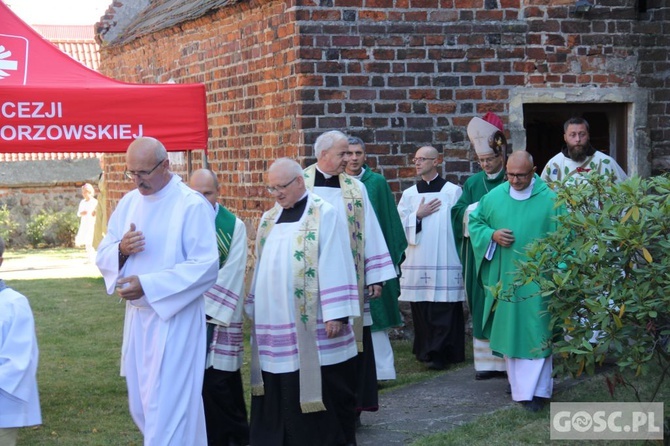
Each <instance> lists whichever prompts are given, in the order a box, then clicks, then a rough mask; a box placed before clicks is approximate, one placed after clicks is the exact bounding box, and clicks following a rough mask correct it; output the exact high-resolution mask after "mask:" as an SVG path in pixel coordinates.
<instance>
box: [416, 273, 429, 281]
mask: <svg viewBox="0 0 670 446" xmlns="http://www.w3.org/2000/svg"><path fill="white" fill-rule="evenodd" d="M419 279H423V283H426V284H427V283H428V280H430V276H429V275H428V273H427V272H424V273H423V276H421V277H419Z"/></svg>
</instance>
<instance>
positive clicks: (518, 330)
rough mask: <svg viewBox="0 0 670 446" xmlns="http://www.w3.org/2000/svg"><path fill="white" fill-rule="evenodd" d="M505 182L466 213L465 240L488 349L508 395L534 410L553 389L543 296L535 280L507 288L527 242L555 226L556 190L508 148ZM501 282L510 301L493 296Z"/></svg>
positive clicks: (523, 153)
mask: <svg viewBox="0 0 670 446" xmlns="http://www.w3.org/2000/svg"><path fill="white" fill-rule="evenodd" d="M506 170H507V178H508V183H504V184H502V185H501V186H499V187H497V188H495V189H493V190H492V191H491V192H489V193H488V194H486V195H484V197H482V199H481V200H480V201H479V206H478V207H477V209H475V211H474V212H473V213H472V214H470V223H469V229H470V240H471V242H472V248H473V251H474V255H475V259H477V263H478V271H479V277H480V279H481V282H482V285H483V287H484V289H485V290H486V291H485V293H486V297H485V303H484V309H483V319H482V323H483V333H484V336H485V337H486V338H488V339H490V347H491V350H492V351H493V352H494V353H496V354H498V355H500V356H502V357H504V358H505V362H506V366H507V376H508V380H509V383H510V386H511V390H512V399H513V400H514V401H519V402H521V403H523V405H524V406H525V408H526V409H528V410H531V411H533V412H536V411H538V410H540V409H542V407H543V406H544V404H545V403H546V402H547V401H548V400H549V399H550V398H551V393H552V390H553V380H552V376H551V375H552V362H551V347H550V344H549V341H550V339H551V335H552V333H551V327H550V323H549V319H550V317H549V314H548V313H547V311H546V310H547V302H548V301H547V300H548V299H549V297H543V296H541V295H540V294H539V287H538V286H537V284H535V283H529V284H526V285H524V286H522V287H520V288H518V289H516V290H512V284H513V281H514V272H515V270H516V263H517V262H519V261H524V260H526V259H527V258H528V257H527V255H526V252H525V248H526V246H527V245H528V244H529V243H530V242H532V241H534V240H536V239H539V238H542V237H544V236H545V235H547V234H548V233H549V232H553V231H555V230H556V228H557V225H558V221H557V220H556V217H557V216H558V215H559V214H561V213H562V212H564V208H563V207H555V201H556V194H555V193H554V192H553V191H552V190H551V189H550V188H549V186H547V184H546V183H545V182H544V181H542V179H540V177H539V176H538V175H537V174H536V173H535V166H534V164H533V157H532V156H531V155H530V154H529V153H528V152H526V151H523V150H519V151H516V152H513V153H512V154H511V155H510V157H509V160H508V161H507V169H506ZM497 286H502V291H503V293H506V292H508V291H510V292H512V291H513V295H511V297H510V299H496V297H495V296H493V294H492V291H491V288H490V287H497Z"/></svg>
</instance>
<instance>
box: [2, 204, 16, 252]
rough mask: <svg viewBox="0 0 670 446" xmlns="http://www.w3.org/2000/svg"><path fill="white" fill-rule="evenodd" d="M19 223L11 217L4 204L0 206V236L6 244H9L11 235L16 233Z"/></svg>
mask: <svg viewBox="0 0 670 446" xmlns="http://www.w3.org/2000/svg"><path fill="white" fill-rule="evenodd" d="M18 227H19V224H18V223H17V222H16V221H15V220H14V219H13V218H12V215H11V213H10V212H9V209H8V208H7V205H6V204H3V205H2V206H0V237H2V238H3V240H4V241H5V243H6V244H7V245H11V243H12V237H13V236H14V234H15V233H16V230H17V229H18Z"/></svg>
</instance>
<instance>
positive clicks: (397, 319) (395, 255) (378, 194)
mask: <svg viewBox="0 0 670 446" xmlns="http://www.w3.org/2000/svg"><path fill="white" fill-rule="evenodd" d="M365 160H366V156H365V143H364V142H363V140H362V139H360V138H358V137H357V136H351V137H349V161H348V163H347V167H346V169H345V170H346V172H347V174H349V175H350V176H352V177H354V178H356V179H357V180H359V181H360V182H362V183H363V184H364V185H365V188H366V189H367V192H368V197H369V198H370V204H372V207H373V209H374V211H375V214H376V215H377V219H378V220H379V225H380V226H381V228H382V232H383V233H384V240H386V246H387V247H388V249H389V253H390V254H391V259H392V260H393V265H394V266H395V269H396V272H397V273H398V275H400V264H401V263H402V261H403V260H404V259H405V249H407V239H406V238H405V232H404V231H403V229H402V223H401V222H400V216H399V215H398V210H397V208H396V202H395V198H393V193H392V192H391V188H390V187H389V185H388V183H387V182H386V178H384V177H383V176H382V175H380V174H378V173H376V172H373V171H372V169H370V167H369V166H368V165H367V164H365ZM399 295H400V283H399V282H398V278H394V279H391V280H387V281H386V284H385V285H384V288H382V294H381V296H380V297H379V298H378V299H372V300H370V313H371V314H372V326H371V327H370V330H371V331H372V346H373V350H374V353H375V365H376V369H377V379H378V380H381V381H385V380H392V379H395V377H396V374H395V365H394V358H393V349H392V348H391V342H390V341H389V335H388V331H389V329H390V328H393V327H398V326H400V325H402V317H401V316H400V310H399V309H398V296H399Z"/></svg>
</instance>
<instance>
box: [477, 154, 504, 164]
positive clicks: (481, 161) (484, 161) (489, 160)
mask: <svg viewBox="0 0 670 446" xmlns="http://www.w3.org/2000/svg"><path fill="white" fill-rule="evenodd" d="M498 156H500V155H496V156H491V157H488V158H479V161H477V162H478V163H479V164H480V165H483V164H490V163H492V162H493V161H494V160H495V159H496V158H498Z"/></svg>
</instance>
